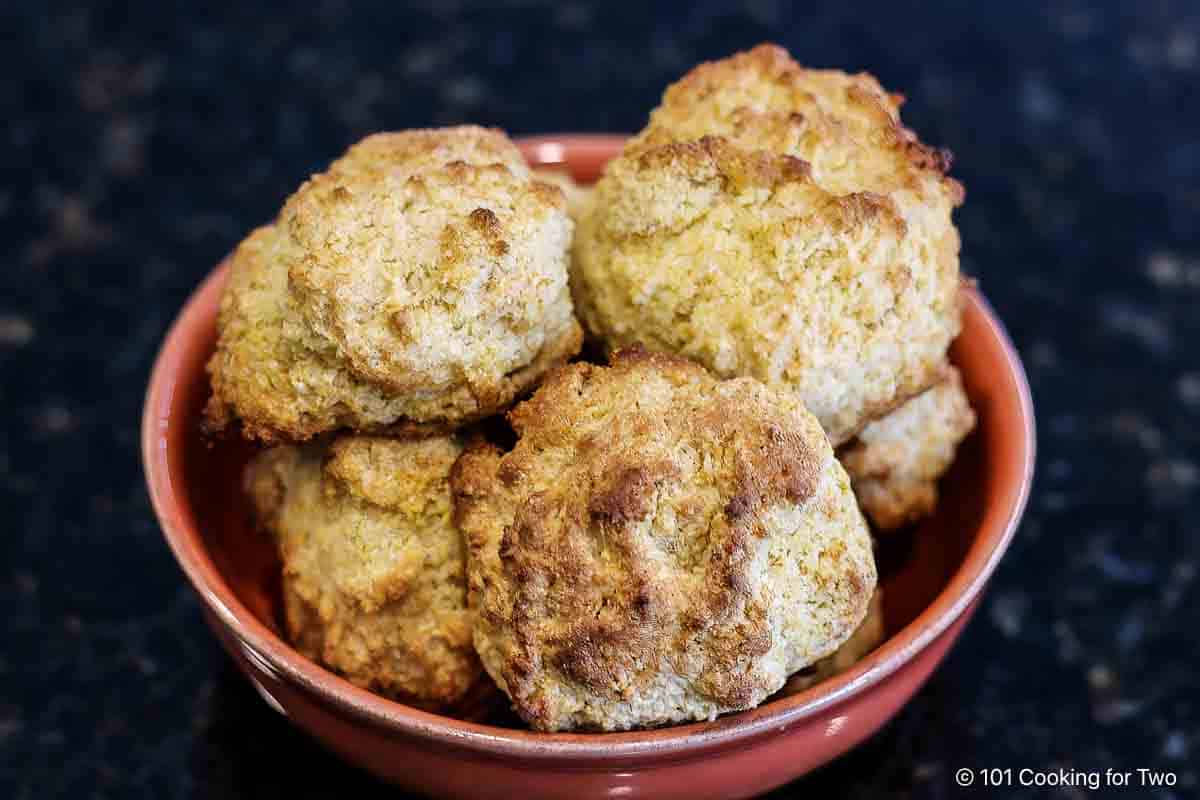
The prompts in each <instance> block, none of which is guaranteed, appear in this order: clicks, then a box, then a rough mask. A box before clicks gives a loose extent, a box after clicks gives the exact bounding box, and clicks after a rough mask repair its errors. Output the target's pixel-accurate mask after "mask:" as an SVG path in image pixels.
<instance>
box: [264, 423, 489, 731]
mask: <svg viewBox="0 0 1200 800" xmlns="http://www.w3.org/2000/svg"><path fill="white" fill-rule="evenodd" d="M461 450H462V446H461V445H460V444H459V443H458V442H457V441H456V440H455V439H453V438H450V437H440V438H433V439H424V440H418V441H400V440H395V439H385V438H376V437H368V436H342V437H340V438H337V439H335V440H333V441H332V443H329V442H319V443H311V444H308V445H302V446H297V445H282V446H279V447H275V448H271V449H269V450H266V451H264V452H262V453H260V454H259V455H258V456H257V457H256V458H255V459H254V460H253V461H251V462H250V464H249V465H248V466H247V468H246V473H245V487H246V491H247V493H248V494H249V496H250V498H251V500H252V502H253V505H254V508H255V510H256V512H257V515H258V518H259V521H260V523H261V524H262V526H263V527H264V528H265V529H266V530H267V531H269V532H270V534H271V535H272V536H273V538H274V539H275V541H276V543H277V545H278V549H279V555H280V558H281V560H282V562H283V599H284V621H285V624H286V627H287V632H288V635H289V636H290V638H291V639H292V641H293V642H294V643H295V645H296V647H297V649H299V650H300V652H302V653H303V654H304V655H306V656H307V657H309V658H311V659H313V660H314V661H318V662H320V663H322V664H325V665H326V666H327V667H329V668H331V669H333V670H334V671H336V672H338V673H341V674H342V675H344V676H345V677H346V678H347V679H349V680H350V681H351V682H353V683H355V684H357V685H359V686H362V687H364V688H366V689H370V690H371V691H375V692H379V693H380V694H384V695H387V696H389V697H393V698H397V699H399V700H402V701H404V702H407V703H410V704H413V705H418V706H421V707H424V708H430V709H437V708H444V707H446V706H449V705H452V704H454V703H456V702H457V701H459V700H460V699H461V698H463V697H464V695H466V694H467V692H468V690H469V689H471V687H472V686H473V685H474V684H475V683H476V681H477V680H478V679H479V678H480V676H481V674H482V668H481V666H480V664H479V660H478V658H477V657H476V655H475V651H474V648H473V647H472V643H471V630H472V627H473V620H474V615H473V613H472V612H471V611H470V610H469V609H468V608H467V589H466V574H465V552H464V545H463V541H462V537H461V536H460V535H459V533H458V531H457V530H456V529H455V528H454V525H453V522H452V514H451V496H450V488H449V483H448V481H449V475H450V470H451V467H452V466H453V464H454V461H455V459H457V458H458V456H459V454H460V452H461Z"/></svg>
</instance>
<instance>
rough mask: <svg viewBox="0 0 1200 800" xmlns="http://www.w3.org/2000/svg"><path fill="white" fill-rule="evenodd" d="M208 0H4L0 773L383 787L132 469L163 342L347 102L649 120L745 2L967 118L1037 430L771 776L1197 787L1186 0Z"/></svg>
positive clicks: (73, 789) (885, 790)
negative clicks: (801, 745)
mask: <svg viewBox="0 0 1200 800" xmlns="http://www.w3.org/2000/svg"><path fill="white" fill-rule="evenodd" d="M205 5H207V4H200V3H171V2H155V3H146V4H128V5H125V4H112V5H104V4H95V5H92V6H90V7H85V6H78V7H72V6H61V5H58V4H49V5H46V6H44V5H43V4H40V3H39V4H29V7H28V8H27V9H25V10H22V8H21V7H20V6H15V7H14V4H8V3H6V4H4V7H3V10H0V31H3V34H4V36H3V41H4V43H5V44H4V46H3V48H0V59H2V60H3V61H2V66H3V77H2V78H0V111H2V112H3V126H2V127H0V131H2V134H0V135H2V137H3V138H2V140H0V169H2V170H3V181H2V182H0V229H2V231H3V235H2V236H0V247H2V248H3V263H4V269H3V270H2V271H0V408H2V409H3V417H2V420H3V421H2V422H0V509H2V512H3V513H2V516H0V520H3V529H2V530H0V609H2V610H3V621H2V622H0V632H2V637H3V638H2V644H0V795H2V796H4V797H14V798H34V797H37V798H42V797H66V796H70V797H97V798H101V797H103V798H127V797H131V798H138V797H147V798H173V797H200V798H229V797H240V796H254V797H257V798H273V797H288V798H302V797H318V796H327V795H329V794H330V793H332V792H334V791H343V792H351V791H352V792H355V793H357V796H360V797H374V796H381V795H383V794H385V793H387V792H388V790H387V789H385V788H384V787H382V786H379V785H378V784H376V783H375V782H373V781H372V779H370V778H369V777H367V776H365V775H363V774H361V773H359V772H357V771H355V770H353V769H351V768H349V767H346V766H344V765H342V764H341V763H340V762H338V761H337V760H336V759H334V758H333V757H332V756H329V755H327V754H326V753H325V752H324V751H322V750H320V749H319V748H318V747H317V746H316V745H315V744H313V743H311V742H310V741H309V740H308V739H307V738H306V737H305V736H304V735H303V734H301V733H299V732H297V731H296V730H294V729H292V728H291V727H290V726H289V725H288V724H287V723H286V722H285V721H284V720H283V719H282V718H281V717H279V716H276V715H275V714H274V713H273V712H272V711H270V710H269V709H268V708H267V707H266V706H265V705H264V704H263V703H262V702H261V701H260V700H259V699H258V698H257V697H256V696H255V695H254V694H253V692H252V691H251V690H250V689H249V688H248V687H247V686H246V685H244V684H243V683H242V682H241V681H240V680H239V679H238V678H237V677H236V676H235V674H234V673H233V671H232V667H230V666H229V665H228V664H227V663H226V661H225V659H224V657H223V656H222V655H221V654H220V653H219V652H218V650H217V647H216V645H215V642H214V640H213V639H212V638H211V636H210V635H209V633H208V631H207V629H206V628H205V627H204V625H203V623H202V621H201V618H200V614H199V608H198V601H197V600H196V598H195V597H194V596H193V594H192V593H191V590H190V589H189V588H188V587H187V586H186V585H185V581H184V579H183V577H182V574H181V573H180V571H179V569H178V568H177V567H176V566H175V564H174V562H173V561H172V559H171V556H170V554H169V552H168V551H167V548H166V546H165V544H164V543H163V541H162V539H161V537H160V534H159V532H158V529H157V527H156V525H155V522H154V519H153V517H152V515H151V512H150V508H149V504H148V501H147V497H146V493H145V490H144V488H143V483H142V475H141V467H140V463H139V458H138V441H137V431H138V418H139V414H140V411H141V403H142V396H143V391H144V388H145V384H146V379H147V375H148V371H149V367H150V364H151V361H152V359H153V356H154V353H155V350H156V348H157V346H158V343H159V341H160V339H161V337H162V335H163V333H164V331H165V329H166V327H167V325H168V323H169V322H170V320H171V319H172V317H173V315H174V314H175V313H176V311H177V310H178V308H179V307H180V305H181V304H182V302H183V300H184V298H185V297H186V295H187V294H188V292H189V291H190V290H191V289H192V288H193V287H194V286H195V285H196V284H197V282H198V281H199V280H200V279H201V278H202V277H203V276H204V275H205V273H206V272H207V271H208V270H209V269H210V268H211V267H212V266H213V265H214V264H215V263H216V262H217V261H218V260H219V259H220V258H221V257H222V256H223V255H224V254H225V253H226V252H228V251H229V250H230V249H231V248H232V247H233V245H234V244H235V243H236V242H237V241H238V240H239V238H240V237H241V236H242V235H243V234H244V233H245V232H246V231H248V230H249V229H250V228H251V227H253V226H254V225H256V224H259V223H261V222H263V221H265V220H267V219H269V218H270V217H272V216H273V215H274V213H275V211H276V210H277V208H278V206H279V205H280V203H281V202H282V200H283V199H284V197H286V195H287V194H288V193H290V192H291V190H293V189H294V188H295V187H296V186H297V185H298V184H299V183H300V181H301V180H302V179H303V178H304V177H306V176H307V175H308V174H309V173H310V172H313V171H315V170H318V169H320V168H322V167H323V166H324V165H325V164H326V163H327V162H328V161H329V160H330V159H332V158H333V157H334V156H336V155H337V154H338V153H340V152H341V151H342V150H343V149H344V148H345V147H346V146H347V145H349V144H350V143H351V142H353V141H354V140H356V139H358V138H359V137H361V136H363V135H364V134H366V133H368V132H371V131H375V130H380V129H389V128H390V129H394V128H405V127H416V126H429V125H440V124H447V123H455V122H461V121H472V122H479V123H484V124H489V125H499V126H502V127H505V128H507V129H508V130H509V131H511V132H512V133H514V134H521V133H533V132H546V131H570V130H584V131H592V130H600V131H630V130H635V129H637V128H639V127H640V126H641V125H642V124H643V122H644V119H645V115H646V113H647V112H648V110H649V109H650V108H651V107H652V106H653V105H655V103H656V101H657V98H658V96H659V93H660V92H661V91H662V89H663V88H664V86H665V85H666V84H667V83H668V82H670V81H671V80H673V79H675V78H676V77H678V76H679V75H680V74H682V73H683V72H684V71H685V70H686V69H687V68H688V67H689V66H690V65H692V64H693V63H694V62H696V61H697V60H699V59H703V58H713V57H719V56H723V55H726V54H728V53H730V52H732V51H734V50H737V49H741V48H744V47H747V46H750V45H752V44H755V43H757V42H759V41H763V40H775V41H778V42H780V43H782V44H784V45H786V46H787V47H788V48H789V49H791V51H792V52H793V54H794V55H796V57H797V58H798V59H799V60H801V61H802V62H803V63H806V64H809V65H815V66H836V67H842V68H848V69H852V70H859V69H866V70H869V71H871V72H874V73H875V74H876V75H878V76H879V77H880V79H881V80H882V82H883V83H884V85H885V86H887V87H888V88H890V89H893V90H898V91H902V92H904V93H905V94H907V95H908V97H909V103H908V105H907V106H906V107H905V119H906V121H907V122H908V123H909V124H910V125H911V126H912V127H914V128H915V129H916V130H918V131H919V132H920V134H921V136H922V138H924V139H925V140H926V141H928V142H931V143H933V144H936V145H941V146H946V147H949V148H951V149H952V150H953V151H954V152H955V154H956V156H957V161H956V166H955V168H954V174H955V175H956V176H957V177H958V178H959V179H961V180H962V181H963V182H964V183H965V184H966V187H967V202H966V205H965V206H964V207H963V208H962V209H961V210H960V211H959V212H958V214H957V222H958V225H959V227H960V229H961V231H962V235H963V269H964V270H965V271H966V272H968V273H969V274H972V275H974V276H976V277H978V278H979V279H980V281H981V284H982V287H983V289H984V291H985V292H986V294H987V296H988V297H989V298H990V299H991V301H992V302H993V304H994V305H995V307H996V309H997V310H998V312H999V314H1000V316H1001V317H1002V318H1003V319H1004V321H1005V322H1006V323H1007V325H1008V327H1009V330H1010V333H1011V335H1012V337H1013V339H1014V340H1015V342H1016V344H1017V346H1018V348H1019V350H1020V352H1021V355H1022V357H1023V359H1024V361H1025V364H1026V367H1027V369H1028V371H1029V375H1030V380H1031V382H1032V385H1033V392H1034V396H1035V403H1036V406H1037V413H1038V423H1039V436H1040V455H1039V465H1038V477H1037V482H1036V486H1035V490H1034V494H1033V497H1032V500H1031V503H1030V508H1029V512H1028V514H1027V516H1026V519H1025V522H1024V524H1023V526H1022V528H1021V530H1020V531H1019V533H1018V535H1017V538H1016V540H1015V542H1014V544H1013V547H1012V549H1011V551H1010V552H1009V555H1008V557H1007V558H1006V560H1005V562H1004V563H1003V564H1002V565H1001V567H1000V569H999V571H998V573H997V575H996V577H995V579H994V582H993V584H992V587H991V590H990V592H989V595H988V597H987V601H986V604H985V606H984V607H983V608H982V609H981V612H980V614H979V615H978V616H977V617H976V619H975V621H974V623H973V624H972V625H971V627H970V628H969V629H968V631H967V632H966V634H965V635H964V637H963V638H962V640H961V642H960V643H959V645H958V646H957V648H956V649H955V650H954V652H953V653H952V655H951V656H950V658H949V659H948V661H947V662H946V663H945V665H944V667H943V668H942V669H941V670H940V671H939V672H938V673H937V674H936V676H935V677H934V678H933V679H932V680H931V681H930V683H929V684H928V685H927V686H926V687H925V689H924V690H922V692H921V693H920V694H919V695H918V697H917V699H916V700H915V701H914V702H913V703H912V704H911V705H910V706H909V707H908V708H907V709H906V710H905V711H904V712H903V713H902V714H901V715H900V716H899V717H898V718H897V719H896V720H895V721H894V722H893V723H892V724H891V725H889V726H888V727H887V728H886V729H885V730H884V731H883V732H881V733H880V734H879V735H878V736H876V737H875V738H874V739H873V740H872V741H870V742H869V743H867V744H865V745H864V746H863V747H861V748H859V749H858V750H857V751H855V752H854V753H852V754H850V755H848V756H847V757H845V758H843V759H841V760H840V761H838V762H836V763H834V764H832V765H831V766H829V767H827V768H825V769H824V770H822V771H820V772H818V773H817V774H815V775H813V776H810V777H809V778H807V779H805V780H803V781H801V782H799V783H797V784H795V785H794V786H791V787H788V788H786V789H783V790H781V791H780V793H779V796H781V797H782V796H796V797H800V796H806V795H814V794H832V796H835V797H840V796H851V797H875V796H885V795H890V794H895V795H896V796H913V797H922V798H924V797H931V798H938V797H948V796H959V795H960V794H961V795H963V796H966V795H968V794H971V793H974V794H976V795H981V796H982V795H984V794H990V795H992V796H1002V795H1013V796H1026V797H1081V796H1083V795H1082V794H1081V793H1080V792H1079V790H1077V789H1060V790H1044V789H1019V788H1018V789H1011V790H1007V791H1003V792H1001V791H998V790H997V791H992V792H988V791H987V790H984V789H981V788H978V787H976V788H975V789H974V790H971V792H964V791H960V790H959V789H957V788H956V787H955V785H954V770H955V769H957V768H959V767H963V766H966V767H975V768H979V767H1011V768H1013V769H1014V770H1016V769H1020V768H1022V767H1030V768H1034V769H1039V770H1041V769H1054V768H1058V767H1064V768H1068V769H1072V768H1073V769H1081V770H1094V769H1101V770H1102V769H1105V768H1107V767H1113V768H1116V769H1122V770H1134V769H1137V768H1138V767H1146V768H1156V769H1168V770H1174V771H1175V772H1176V773H1177V781H1178V784H1177V786H1176V787H1175V788H1174V789H1173V790H1170V791H1166V792H1163V793H1162V794H1161V796H1163V797H1171V796H1174V797H1180V798H1183V797H1189V796H1194V795H1195V794H1196V793H1197V791H1198V790H1197V780H1198V778H1197V767H1196V764H1197V761H1198V759H1197V753H1198V752H1200V708H1198V704H1200V679H1198V678H1197V667H1198V666H1200V659H1198V655H1200V645H1198V644H1197V639H1198V636H1197V633H1196V632H1197V629H1198V627H1200V620H1198V617H1200V615H1198V613H1197V611H1198V605H1200V588H1198V586H1197V558H1198V556H1200V535H1198V531H1197V523H1196V521H1195V516H1194V515H1195V512H1196V511H1197V510H1200V509H1198V504H1197V502H1196V501H1197V495H1198V494H1200V447H1198V446H1197V444H1198V442H1200V433H1198V430H1200V357H1197V355H1196V349H1195V348H1196V345H1197V336H1198V335H1200V308H1198V301H1200V227H1198V224H1197V220H1198V211H1200V112H1198V111H1197V101H1198V99H1200V97H1198V92H1197V89H1200V7H1198V6H1197V4H1194V3H1184V2H1178V3H1159V2H1149V3H1137V4H1134V3H1126V4H1116V3H1109V4H1100V5H1087V4H1082V3H1068V2H1053V3H1040V2H1039V3H1029V2H1015V1H1013V0H1008V1H1006V2H995V3H962V4H940V3H934V4H922V5H921V6H919V7H918V6H909V5H908V4H904V3H895V2H892V3H885V4H879V5H877V6H868V5H863V4H857V3H848V2H844V0H842V1H840V2H833V3H812V4H810V3H805V4H791V3H787V2H769V1H765V0H764V1H760V2H753V3H747V4H745V5H741V6H731V5H725V4H718V3H695V4H687V5H686V6H679V7H677V8H674V7H668V6H662V5H653V4H650V3H638V4H635V5H631V6H628V7H626V6H623V5H620V4H604V5H594V6H593V5H588V4H584V3H579V2H557V3H545V2H523V3H513V4H511V5H501V6H495V7H489V8H486V9H485V8H475V7H473V6H470V5H467V4H458V3H444V2H439V3H428V4H420V5H416V6H402V5H401V4H398V3H385V4H379V5H378V6H377V7H375V6H367V5H366V4H350V3H338V2H316V3H304V4H297V6H296V7H295V8H291V9H288V8H286V7H284V6H280V7H278V8H274V9H268V8H259V9H257V10H227V11H223V12H217V11H211V12H210V11H206V10H202V9H201V6H205ZM1143 794H1149V790H1134V791H1132V792H1131V793H1129V794H1127V795H1124V796H1142V795H1143Z"/></svg>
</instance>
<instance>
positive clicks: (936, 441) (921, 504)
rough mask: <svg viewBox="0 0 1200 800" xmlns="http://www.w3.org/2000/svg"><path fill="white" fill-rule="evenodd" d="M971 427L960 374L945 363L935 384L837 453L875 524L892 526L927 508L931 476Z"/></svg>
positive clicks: (933, 483) (933, 486) (932, 500)
mask: <svg viewBox="0 0 1200 800" xmlns="http://www.w3.org/2000/svg"><path fill="white" fill-rule="evenodd" d="M974 427H975V412H974V411H973V410H972V409H971V404H970V402H969V401H968V400H967V393H966V392H965V391H964V390H963V385H962V376H961V375H960V374H959V371H958V370H957V369H955V368H954V367H951V366H949V365H946V366H945V367H944V370H943V379H942V380H941V381H940V382H939V383H938V384H937V385H935V386H934V387H933V388H931V389H929V390H927V391H926V392H924V393H923V394H921V395H919V396H917V397H916V398H914V399H912V400H909V401H908V402H907V403H905V404H904V405H903V406H901V407H900V408H898V409H896V410H895V411H893V412H892V413H891V414H888V415H887V416H885V417H883V418H882V419H879V420H877V421H875V422H872V423H870V424H869V425H867V427H866V428H864V429H863V430H862V433H860V434H859V435H858V438H857V439H855V440H854V441H853V442H851V443H850V444H849V445H847V446H846V447H845V448H844V449H843V450H842V451H841V452H840V453H839V457H840V459H841V462H842V466H844V467H845V468H846V472H848V473H849V474H850V478H851V480H852V482H853V485H854V493H855V494H856V495H857V496H858V504H859V506H860V507H861V508H862V510H863V513H865V514H866V515H867V518H868V519H869V520H871V522H872V524H874V526H875V527H876V529H878V530H881V531H890V530H894V529H896V528H899V527H902V526H904V525H907V524H909V523H912V522H916V521H917V520H919V519H921V518H922V517H925V516H928V515H929V514H932V513H933V510H934V508H935V507H936V506H937V498H938V490H937V481H938V479H939V478H940V477H941V476H942V474H943V473H945V471H946V470H947V469H949V468H950V465H951V464H952V463H953V462H954V454H955V452H956V451H957V449H958V445H959V444H960V443H961V442H962V440H963V439H965V438H966V436H967V434H969V433H970V432H971V430H972V429H973V428H974Z"/></svg>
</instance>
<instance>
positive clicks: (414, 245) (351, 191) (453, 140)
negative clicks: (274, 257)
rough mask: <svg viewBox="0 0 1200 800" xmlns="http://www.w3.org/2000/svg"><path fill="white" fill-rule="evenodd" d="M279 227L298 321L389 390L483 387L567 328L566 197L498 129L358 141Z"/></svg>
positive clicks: (290, 207)
mask: <svg viewBox="0 0 1200 800" xmlns="http://www.w3.org/2000/svg"><path fill="white" fill-rule="evenodd" d="M281 223H282V224H283V225H284V226H285V228H286V230H287V233H288V236H289V237H290V240H291V242H292V245H293V248H292V251H291V258H290V261H289V273H288V274H289V278H290V280H291V284H292V287H293V289H294V291H295V292H296V295H297V300H298V305H299V307H300V309H301V311H302V312H303V314H304V317H305V320H306V321H307V322H308V324H309V325H310V326H311V327H312V328H313V329H314V330H315V331H316V332H318V333H320V334H321V335H323V336H325V337H326V338H328V339H329V340H330V341H332V342H334V343H335V344H336V345H337V347H338V350H339V352H340V353H342V354H343V355H344V357H345V358H347V359H348V361H349V363H350V366H351V368H352V369H353V370H354V371H355V372H356V373H357V374H359V375H361V376H363V377H365V378H368V379H370V380H373V381H376V382H378V383H379V384H381V385H384V386H388V387H391V388H392V389H394V390H397V391H426V392H433V391H438V390H441V389H444V388H447V387H449V386H452V385H454V384H456V383H458V382H460V381H462V380H463V379H464V378H465V380H466V381H467V382H468V383H476V384H478V385H479V387H480V390H481V391H486V390H487V388H488V387H489V386H490V385H491V384H494V383H495V382H496V381H497V380H498V379H499V378H500V377H502V376H503V375H504V374H506V373H508V372H511V371H512V370H515V369H517V368H519V367H521V366H523V365H524V364H527V363H529V362H530V361H532V360H533V358H534V357H535V356H536V354H537V352H538V351H539V349H540V348H541V347H542V346H543V345H544V344H545V340H546V338H547V337H546V336H545V335H544V331H542V328H543V327H552V330H553V332H558V330H559V329H566V328H567V327H569V324H570V322H569V317H570V304H569V300H568V301H565V303H564V302H563V301H564V299H565V292H566V251H567V247H568V246H569V242H570V236H571V222H570V219H569V217H568V216H567V213H566V201H565V199H564V198H563V194H562V192H561V191H560V190H559V189H558V188H557V187H555V186H551V185H550V184H547V183H542V182H540V181H536V180H533V179H532V178H531V175H530V172H529V168H528V167H527V166H526V164H525V162H524V161H523V159H522V158H521V154H520V151H518V150H517V148H516V146H515V145H513V144H512V143H511V142H510V141H509V140H508V139H507V137H505V136H504V134H503V133H501V132H499V131H492V130H485V129H482V128H477V127H473V126H463V127H459V128H449V129H441V130H418V131H405V132H402V133H385V134H376V135H374V136H370V137H368V138H366V139H364V140H363V141H362V142H360V143H359V144H357V145H355V146H354V147H352V148H350V150H349V151H348V152H347V153H346V155H345V156H343V157H342V158H340V159H338V160H337V161H335V162H334V163H333V165H331V167H330V168H329V170H328V171H327V172H325V173H322V174H320V175H316V176H314V177H313V178H311V179H310V180H309V181H308V182H306V183H305V184H304V186H302V187H301V188H300V190H299V191H297V192H296V193H295V194H294V195H293V196H292V197H291V198H290V199H289V200H288V202H287V204H286V205H285V206H284V209H283V212H282V215H281ZM559 305H562V306H563V308H562V309H559V308H557V306H559ZM549 317H553V319H548V318H549ZM558 317H563V319H559V318H558ZM534 334H536V335H534ZM484 338H486V339H487V341H481V339H484Z"/></svg>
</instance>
